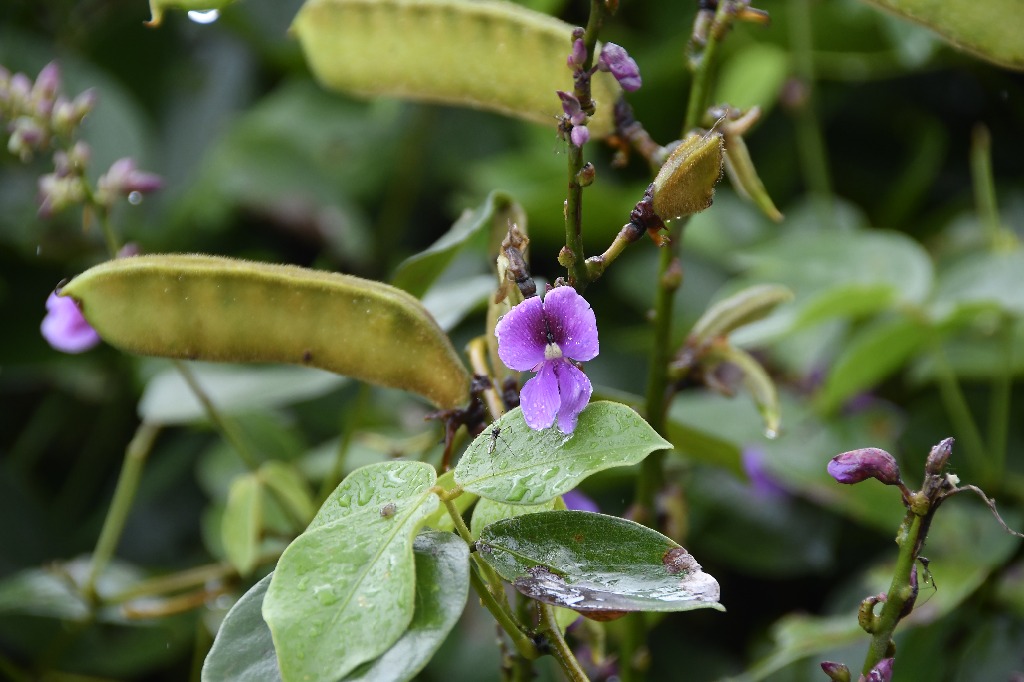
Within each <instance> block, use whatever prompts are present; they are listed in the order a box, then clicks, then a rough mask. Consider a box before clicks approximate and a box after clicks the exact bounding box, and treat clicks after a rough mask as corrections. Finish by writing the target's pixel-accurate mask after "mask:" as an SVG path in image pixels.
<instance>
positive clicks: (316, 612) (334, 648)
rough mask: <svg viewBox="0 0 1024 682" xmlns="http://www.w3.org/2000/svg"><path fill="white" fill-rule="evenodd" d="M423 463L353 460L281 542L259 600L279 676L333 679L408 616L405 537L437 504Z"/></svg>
mask: <svg viewBox="0 0 1024 682" xmlns="http://www.w3.org/2000/svg"><path fill="white" fill-rule="evenodd" d="M435 480H436V475H435V473H434V469H433V468H432V467H431V466H430V465H428V464H424V463H422V462H401V461H397V462H385V463H381V464H373V465H370V466H366V467H363V468H362V469H358V470H356V471H354V472H353V473H352V474H350V475H349V476H348V477H347V478H346V479H345V480H344V481H342V483H341V485H339V486H338V488H337V489H336V490H335V491H334V492H333V493H331V495H330V497H328V499H327V501H326V502H324V505H323V507H321V508H320V511H319V512H318V513H317V515H316V517H315V518H314V519H313V521H312V523H310V525H309V528H308V529H306V532H305V533H303V534H302V535H300V536H299V537H298V538H296V540H295V541H294V542H292V544H291V545H289V546H288V549H287V550H285V552H284V554H283V555H282V556H281V559H280V561H279V562H278V564H277V569H276V570H275V571H274V578H273V579H272V580H271V583H270V587H269V588H268V590H267V595H266V598H265V599H264V602H263V617H264V619H265V620H266V621H267V624H268V625H269V626H270V630H271V632H272V633H273V636H274V645H275V648H276V649H277V655H278V661H279V662H280V665H281V672H282V675H283V677H284V678H285V679H325V678H327V679H338V678H341V677H343V676H344V675H347V674H348V673H350V672H351V671H352V670H354V669H355V668H356V667H357V666H358V665H360V664H361V663H365V662H366V661H371V660H373V659H375V658H377V657H378V656H380V655H381V654H382V653H384V652H385V651H387V650H388V648H390V647H391V645H393V644H394V643H395V642H396V641H397V640H398V638H399V637H401V635H402V633H403V632H404V631H405V630H406V628H407V627H408V626H409V623H410V621H411V620H412V616H413V608H414V592H415V568H414V561H413V553H412V544H413V537H414V536H415V534H416V530H417V529H418V528H419V527H420V526H421V525H422V524H423V521H424V520H425V519H426V517H427V516H429V515H430V514H431V513H432V512H433V511H434V510H435V509H436V508H437V505H438V504H439V500H438V498H437V496H436V495H435V494H434V493H433V492H432V491H431V487H432V486H433V485H434V482H435Z"/></svg>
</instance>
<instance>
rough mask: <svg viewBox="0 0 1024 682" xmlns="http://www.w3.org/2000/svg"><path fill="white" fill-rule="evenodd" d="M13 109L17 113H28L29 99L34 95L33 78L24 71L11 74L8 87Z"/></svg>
mask: <svg viewBox="0 0 1024 682" xmlns="http://www.w3.org/2000/svg"><path fill="white" fill-rule="evenodd" d="M7 92H8V95H9V98H10V102H11V110H12V111H13V112H14V113H15V114H23V113H28V109H29V100H30V99H31V96H32V80H31V79H30V78H29V77H28V76H26V75H25V74H23V73H20V72H19V73H16V74H14V75H13V76H11V84H10V86H9V87H8V89H7Z"/></svg>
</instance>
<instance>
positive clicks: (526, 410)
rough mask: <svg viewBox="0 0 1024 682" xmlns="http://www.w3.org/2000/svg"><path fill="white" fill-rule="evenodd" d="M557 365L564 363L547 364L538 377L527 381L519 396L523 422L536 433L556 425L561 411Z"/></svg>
mask: <svg viewBox="0 0 1024 682" xmlns="http://www.w3.org/2000/svg"><path fill="white" fill-rule="evenodd" d="M556 364H559V365H560V364H564V363H563V362H562V361H560V360H559V361H557V362H545V363H544V365H543V366H542V367H541V368H540V372H538V374H537V376H535V377H534V378H532V379H530V380H529V381H527V382H526V385H525V386H523V390H522V392H521V393H520V394H519V404H520V405H521V406H522V408H523V420H524V421H525V422H526V425H527V426H529V427H530V428H531V429H533V430H534V431H537V430H540V429H546V428H548V427H549V426H551V425H552V424H554V423H555V414H556V413H558V411H559V410H558V406H559V404H560V401H559V396H558V388H559V380H558V375H557V374H555V365H556ZM574 421H575V420H574Z"/></svg>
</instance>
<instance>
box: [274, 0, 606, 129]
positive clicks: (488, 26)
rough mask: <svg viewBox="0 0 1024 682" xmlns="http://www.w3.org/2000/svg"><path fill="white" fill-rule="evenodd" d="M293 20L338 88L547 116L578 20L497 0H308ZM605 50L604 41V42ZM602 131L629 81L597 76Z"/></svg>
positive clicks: (561, 83) (320, 75)
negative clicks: (571, 22) (572, 23)
mask: <svg viewBox="0 0 1024 682" xmlns="http://www.w3.org/2000/svg"><path fill="white" fill-rule="evenodd" d="M292 30H293V31H294V32H295V34H296V35H297V36H298V38H299V42H300V43H301V44H302V49H303V52H304V53H305V55H306V60H307V61H308V62H309V65H310V68H311V69H312V71H313V74H314V75H315V76H316V78H317V80H319V81H320V82H321V83H322V84H323V85H324V86H325V87H328V88H331V89H333V90H340V91H341V92H345V93H350V94H356V95H363V96H377V95H389V96H394V97H403V98H407V99H413V100H419V101H426V102H439V103H442V104H454V105H458V106H467V107H474V108H479V109H487V110H490V111H496V112H498V113H502V114H506V115H509V116H516V117H518V118H523V119H527V120H530V121H534V122H536V123H541V124H549V125H550V124H554V121H555V119H556V118H560V117H561V115H562V107H561V104H560V102H559V99H558V97H556V96H555V91H557V90H565V89H566V88H567V87H568V86H569V85H570V84H571V82H572V81H571V76H570V74H569V73H568V72H567V71H566V68H565V53H566V49H567V48H568V47H570V46H571V45H572V40H571V37H572V34H573V27H572V26H570V25H569V24H567V23H565V22H563V21H560V20H558V19H555V18H553V17H550V16H548V15H546V14H543V13H541V12H536V11H534V10H530V9H527V8H526V7H523V6H521V5H517V4H514V3H511V2H499V1H498V0H476V1H474V2H464V1H457V0H417V1H416V2H408V0H308V1H307V2H306V3H305V4H304V5H303V6H302V9H301V10H299V13H298V15H297V16H296V17H295V22H294V24H293V25H292ZM598 50H600V48H598ZM591 89H592V94H593V100H594V101H595V103H596V104H597V111H596V113H595V115H594V116H593V117H592V118H591V119H590V120H589V122H588V123H587V127H588V129H589V130H590V133H591V134H592V135H594V136H595V137H599V138H600V137H605V136H607V135H610V134H612V133H613V132H614V130H615V126H614V123H613V116H612V114H613V112H614V108H615V102H616V101H617V100H618V99H619V97H620V96H621V94H622V89H621V88H620V87H619V84H618V83H617V82H616V81H615V78H614V76H612V75H611V74H610V73H603V72H598V73H595V74H594V75H593V78H592V80H591Z"/></svg>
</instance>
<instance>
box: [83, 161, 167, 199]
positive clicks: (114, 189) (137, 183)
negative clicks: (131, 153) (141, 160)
mask: <svg viewBox="0 0 1024 682" xmlns="http://www.w3.org/2000/svg"><path fill="white" fill-rule="evenodd" d="M163 184H164V182H163V180H162V179H161V178H160V176H159V175H156V174H154V173H147V172H145V171H141V170H139V169H138V168H137V167H136V166H135V161H133V160H132V159H131V158H128V157H125V158H123V159H118V160H117V161H115V162H114V163H113V164H111V166H110V170H108V171H107V172H106V173H105V174H103V175H101V176H100V179H99V180H98V181H97V182H96V187H97V191H96V196H97V200H98V201H99V202H100V203H101V204H104V205H107V206H109V205H111V204H113V202H114V198H115V197H116V196H117V195H124V196H128V195H129V194H131V193H132V192H141V193H143V194H146V193H149V192H155V191H156V190H158V189H160V188H161V187H163Z"/></svg>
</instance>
